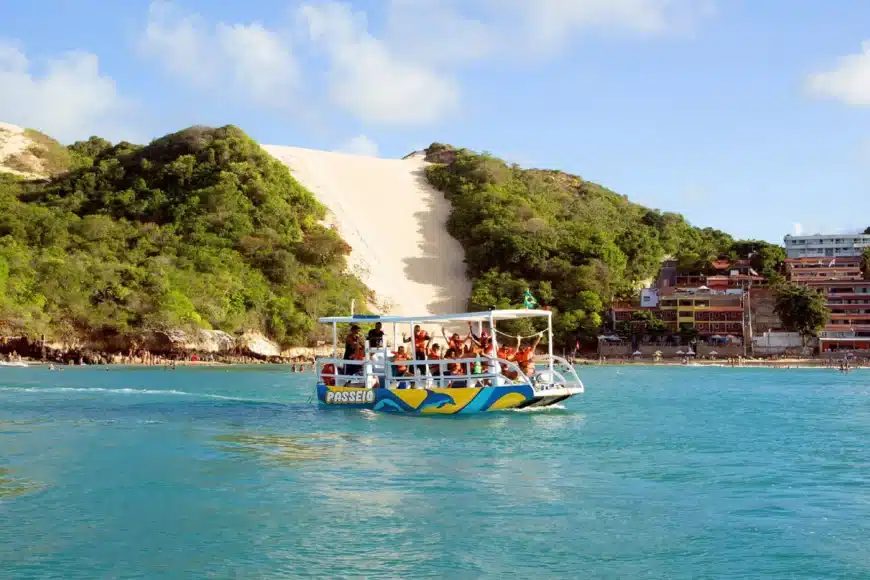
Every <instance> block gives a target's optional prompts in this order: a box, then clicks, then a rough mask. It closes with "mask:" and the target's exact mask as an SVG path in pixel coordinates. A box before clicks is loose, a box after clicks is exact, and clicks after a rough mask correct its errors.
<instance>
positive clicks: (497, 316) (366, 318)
mask: <svg viewBox="0 0 870 580" xmlns="http://www.w3.org/2000/svg"><path fill="white" fill-rule="evenodd" d="M552 315H553V313H552V312H551V311H550V310H530V309H525V308H524V309H516V310H487V311H486V312H465V313H460V314H426V315H423V316H392V315H383V316H382V315H379V314H356V315H354V316H328V317H326V318H321V319H320V322H324V323H328V324H343V323H351V322H363V323H374V322H383V323H386V324H401V323H411V322H420V323H424V322H439V321H440V322H489V321H490V320H516V319H518V318H539V317H541V316H546V317H551V316H552Z"/></svg>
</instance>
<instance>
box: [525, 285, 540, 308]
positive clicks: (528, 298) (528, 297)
mask: <svg viewBox="0 0 870 580" xmlns="http://www.w3.org/2000/svg"><path fill="white" fill-rule="evenodd" d="M523 305H524V306H525V307H526V308H528V309H529V310H531V309H533V308H537V307H538V301H537V300H535V297H534V296H532V293H531V292H530V291H529V289H528V288H526V293H525V294H524V295H523Z"/></svg>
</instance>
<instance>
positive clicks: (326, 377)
mask: <svg viewBox="0 0 870 580" xmlns="http://www.w3.org/2000/svg"><path fill="white" fill-rule="evenodd" d="M320 378H321V379H322V380H323V384H324V385H327V386H329V387H334V386H335V365H334V364H332V363H329V364H325V365H323V370H322V371H320Z"/></svg>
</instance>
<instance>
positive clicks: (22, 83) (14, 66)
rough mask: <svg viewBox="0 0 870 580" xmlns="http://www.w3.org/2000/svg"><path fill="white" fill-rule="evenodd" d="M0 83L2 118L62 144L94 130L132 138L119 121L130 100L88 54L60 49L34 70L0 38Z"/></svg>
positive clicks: (128, 108)
mask: <svg viewBox="0 0 870 580" xmlns="http://www.w3.org/2000/svg"><path fill="white" fill-rule="evenodd" d="M0 87H3V88H2V90H0V120H2V121H6V122H9V123H14V124H16V125H20V126H24V127H31V128H34V129H38V130H40V131H42V132H44V133H46V134H48V135H50V136H52V137H54V138H56V139H58V140H60V141H62V142H66V143H68V142H72V141H75V140H77V139H82V138H87V137H89V136H91V135H94V134H97V135H100V136H103V137H107V138H110V139H115V140H117V139H121V138H127V139H130V138H132V136H131V135H130V133H129V132H128V129H126V128H124V127H123V126H122V124H121V120H122V117H123V115H124V114H125V113H127V112H129V111H130V108H131V104H130V103H129V102H128V101H126V100H125V99H124V98H123V97H122V96H121V95H120V94H119V93H118V90H117V87H116V86H115V81H114V80H112V79H111V78H110V77H108V76H104V75H103V74H101V73H100V70H99V60H98V59H97V57H96V56H95V55H93V54H90V53H87V52H68V53H65V54H63V55H61V56H59V57H56V58H52V59H50V60H49V61H48V62H47V63H46V65H45V68H44V70H43V71H42V74H36V73H34V72H33V70H32V66H31V63H30V61H29V59H28V58H27V56H26V55H25V54H24V52H23V51H22V50H21V49H20V48H19V47H17V46H15V45H13V44H10V43H2V42H0Z"/></svg>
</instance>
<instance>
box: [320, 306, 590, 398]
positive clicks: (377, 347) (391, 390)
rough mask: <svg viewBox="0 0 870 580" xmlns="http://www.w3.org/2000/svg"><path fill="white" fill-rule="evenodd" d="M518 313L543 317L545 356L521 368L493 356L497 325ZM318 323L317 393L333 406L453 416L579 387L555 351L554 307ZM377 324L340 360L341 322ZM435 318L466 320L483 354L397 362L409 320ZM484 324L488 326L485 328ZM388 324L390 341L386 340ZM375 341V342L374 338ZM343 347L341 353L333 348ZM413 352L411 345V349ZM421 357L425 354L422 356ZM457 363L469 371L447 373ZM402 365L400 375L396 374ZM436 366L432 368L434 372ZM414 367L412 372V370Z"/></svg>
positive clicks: (450, 323)
mask: <svg viewBox="0 0 870 580" xmlns="http://www.w3.org/2000/svg"><path fill="white" fill-rule="evenodd" d="M521 318H543V319H545V320H546V330H545V331H541V332H540V333H538V334H540V335H542V336H546V337H547V341H546V344H547V351H548V352H547V354H546V355H544V356H536V357H535V358H534V363H533V365H531V366H527V367H526V372H523V370H522V369H520V367H519V366H518V365H517V364H515V363H514V362H512V361H508V360H505V359H502V358H498V357H497V356H496V353H498V338H497V335H498V334H501V332H500V331H498V328H497V326H498V323H499V322H502V321H506V320H517V319H521ZM320 322H321V323H324V324H330V325H332V347H333V348H332V350H333V354H332V356H331V357H324V358H319V359H317V362H316V371H317V377H318V382H317V387H316V390H317V399H318V401H319V403H320V405H321V406H323V407H331V408H354V409H370V410H372V411H383V412H391V413H408V414H422V415H436V414H437V415H459V414H462V415H464V414H470V413H482V412H487V411H500V410H508V409H529V408H537V407H549V406H552V405H556V404H557V403H561V402H562V401H564V400H566V399H568V398H569V397H573V396H574V395H577V394H580V393H583V392H584V386H583V382H582V381H581V380H580V378H579V377H578V376H577V372H576V370H575V369H574V367H573V366H572V365H571V364H570V363H568V361H567V360H565V359H564V358H562V357H559V356H556V355H554V354H553V313H552V312H551V311H549V310H535V309H523V310H490V311H487V312H468V313H460V314H445V315H424V316H382V315H353V314H352V315H351V316H336V317H325V318H321V319H320ZM378 322H380V323H381V324H382V327H383V330H384V337H383V338H382V339H381V340H379V341H377V342H378V343H375V344H370V343H369V341H365V347H364V353H365V354H364V357H363V359H362V360H359V359H357V360H345V359H342V358H340V355H341V356H343V355H344V351H343V347H344V341H343V340H342V341H341V343H340V342H339V326H340V325H341V326H342V328H343V329H344V328H345V327H346V326H347V325H354V324H356V325H360V324H374V323H378ZM427 324H429V325H431V324H440V325H441V327H442V328H444V327H447V328H451V327H452V328H454V329H455V328H456V327H458V326H459V325H467V326H468V327H469V330H473V328H474V326H473V325H477V334H476V337H484V336H486V337H487V341H488V342H489V343H490V347H489V348H488V349H487V354H485V355H477V356H475V357H474V358H462V359H447V360H444V359H429V358H426V359H419V358H418V359H413V358H412V360H410V361H409V360H401V359H400V360H395V358H394V353H393V349H394V348H395V349H398V347H399V346H400V345H402V343H403V342H406V341H404V340H403V341H400V338H399V333H400V332H401V331H400V329H401V330H404V331H405V332H407V331H406V330H405V329H408V330H410V331H411V332H410V336H411V337H412V338H411V339H410V340H413V337H414V326H415V325H421V326H423V325H427ZM484 325H486V327H485V326H484ZM390 326H391V327H392V341H390V340H388V337H389V332H388V331H389V330H390ZM372 342H374V341H372ZM340 346H341V347H342V351H339V347H340ZM410 354H411V356H412V357H413V355H414V353H413V350H412V351H411V353H410ZM424 356H426V357H428V356H430V355H429V354H426V355H424ZM450 364H454V365H456V364H461V365H462V367H461V368H462V369H464V370H462V371H460V372H465V373H467V374H448V373H447V372H446V369H447V366H448V365H450ZM399 367H404V368H407V369H408V370H407V371H406V374H402V373H400V372H397V368H399ZM433 371H434V372H433ZM411 373H413V374H411Z"/></svg>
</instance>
